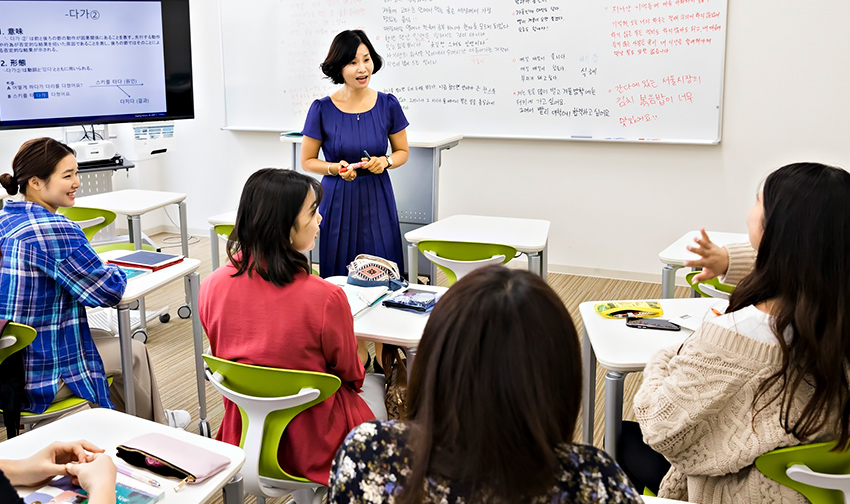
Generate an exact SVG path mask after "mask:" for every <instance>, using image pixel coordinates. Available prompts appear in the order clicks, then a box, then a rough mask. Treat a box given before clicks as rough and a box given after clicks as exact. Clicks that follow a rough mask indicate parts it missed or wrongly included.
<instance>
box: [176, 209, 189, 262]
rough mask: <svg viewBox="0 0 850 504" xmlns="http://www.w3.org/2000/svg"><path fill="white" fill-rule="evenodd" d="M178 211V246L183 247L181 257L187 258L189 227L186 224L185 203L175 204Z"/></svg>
mask: <svg viewBox="0 0 850 504" xmlns="http://www.w3.org/2000/svg"><path fill="white" fill-rule="evenodd" d="M177 209H178V210H179V211H180V245H182V246H183V255H184V256H185V257H189V231H188V229H189V226H188V225H187V224H186V202H185V201H181V202H180V203H177Z"/></svg>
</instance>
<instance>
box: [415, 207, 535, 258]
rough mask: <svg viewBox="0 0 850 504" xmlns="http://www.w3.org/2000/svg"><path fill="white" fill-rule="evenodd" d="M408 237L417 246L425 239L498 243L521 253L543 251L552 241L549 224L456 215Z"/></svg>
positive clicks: (515, 219)
mask: <svg viewBox="0 0 850 504" xmlns="http://www.w3.org/2000/svg"><path fill="white" fill-rule="evenodd" d="M404 238H405V240H407V241H409V242H410V243H413V244H416V243H419V242H420V241H423V240H447V241H458V242H481V243H498V244H501V245H510V246H511V247H514V248H515V249H517V250H519V251H520V252H526V253H528V252H540V251H541V250H543V249H544V248H546V243H547V241H548V240H549V221H547V220H538V219H517V218H513V217H488V216H484V215H452V216H451V217H446V218H445V219H440V220H438V221H436V222H432V223H431V224H428V225H427V226H422V227H420V228H416V229H413V230H411V231H408V232H407V233H405V234H404Z"/></svg>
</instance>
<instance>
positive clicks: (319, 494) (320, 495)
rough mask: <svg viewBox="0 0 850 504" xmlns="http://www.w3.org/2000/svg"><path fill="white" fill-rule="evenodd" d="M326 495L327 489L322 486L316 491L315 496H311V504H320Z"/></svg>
mask: <svg viewBox="0 0 850 504" xmlns="http://www.w3.org/2000/svg"><path fill="white" fill-rule="evenodd" d="M326 495H328V487H326V486H322V487H319V488H317V489H316V494H315V495H313V504H322V500H323V499H324V498H325V496H326Z"/></svg>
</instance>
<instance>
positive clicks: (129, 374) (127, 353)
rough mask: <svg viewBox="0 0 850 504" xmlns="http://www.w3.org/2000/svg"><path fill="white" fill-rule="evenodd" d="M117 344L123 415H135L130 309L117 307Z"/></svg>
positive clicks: (124, 306)
mask: <svg viewBox="0 0 850 504" xmlns="http://www.w3.org/2000/svg"><path fill="white" fill-rule="evenodd" d="M118 343H119V345H120V348H121V374H122V375H123V376H124V406H125V413H127V414H128V415H133V416H135V415H136V396H135V393H134V390H135V389H134V388H133V385H134V383H133V379H134V378H133V349H132V348H131V346H132V344H133V337H132V335H131V334H130V307H129V306H128V305H126V304H122V305H118Z"/></svg>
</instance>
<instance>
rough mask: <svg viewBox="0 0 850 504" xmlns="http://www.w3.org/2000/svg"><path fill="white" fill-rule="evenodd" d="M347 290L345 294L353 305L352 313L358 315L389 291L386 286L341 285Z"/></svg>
mask: <svg viewBox="0 0 850 504" xmlns="http://www.w3.org/2000/svg"><path fill="white" fill-rule="evenodd" d="M340 287H342V290H343V291H345V296H346V297H347V298H348V304H349V305H350V306H351V315H353V316H357V314H358V313H360V312H362V311H363V310H365V309H366V308H369V307H370V306H373V305H375V304H376V303H377V302H378V301H380V300H381V299H382V298H383V297H384V296H385V295H386V294H387V292H388V291H389V288H387V287H386V286H383V287H359V286H357V285H351V284H345V285H341V286H340Z"/></svg>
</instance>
